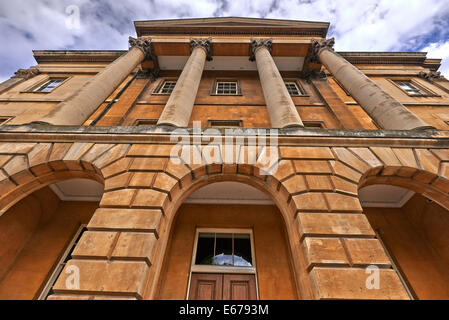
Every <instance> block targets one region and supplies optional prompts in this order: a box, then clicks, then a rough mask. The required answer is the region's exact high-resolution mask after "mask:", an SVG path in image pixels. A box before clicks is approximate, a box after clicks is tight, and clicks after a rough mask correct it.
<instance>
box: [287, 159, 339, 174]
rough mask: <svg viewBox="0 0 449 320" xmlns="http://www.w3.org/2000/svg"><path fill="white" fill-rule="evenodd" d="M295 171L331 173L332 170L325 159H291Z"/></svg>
mask: <svg viewBox="0 0 449 320" xmlns="http://www.w3.org/2000/svg"><path fill="white" fill-rule="evenodd" d="M293 164H294V166H295V170H296V173H303V174H307V173H316V174H319V173H320V174H331V173H332V170H331V167H330V166H329V163H328V162H327V161H321V160H293Z"/></svg>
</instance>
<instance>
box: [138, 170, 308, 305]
mask: <svg viewBox="0 0 449 320" xmlns="http://www.w3.org/2000/svg"><path fill="white" fill-rule="evenodd" d="M180 168H182V170H183V171H184V173H183V174H182V175H178V176H177V177H178V179H179V182H180V184H179V185H178V184H176V186H175V187H172V188H171V189H170V190H169V191H166V192H167V202H168V203H169V204H168V205H166V206H164V215H165V218H166V221H165V225H164V232H163V233H161V234H160V238H159V241H158V244H157V246H158V248H157V249H156V252H157V253H158V255H159V257H158V259H160V260H159V261H158V262H157V263H155V266H156V267H157V268H158V270H154V271H153V272H154V274H153V275H152V277H149V279H151V280H153V281H151V282H147V287H146V293H145V295H144V297H146V298H149V299H154V298H155V297H156V296H157V292H158V289H159V286H160V283H159V282H160V276H161V273H162V269H163V265H164V263H162V261H164V260H165V258H166V257H165V255H166V252H167V249H168V244H169V240H170V236H171V234H172V230H173V227H174V224H175V219H176V215H177V212H178V209H179V208H180V206H181V205H182V203H183V202H184V201H185V199H187V197H189V195H191V194H192V193H193V192H195V191H196V190H198V189H200V188H202V187H204V186H206V185H209V184H213V183H216V182H225V181H233V182H240V183H243V184H247V185H250V186H252V187H255V188H256V189H258V190H260V191H262V192H264V193H265V194H267V195H269V196H270V198H271V199H272V200H273V202H274V203H275V205H276V207H277V208H278V209H279V211H280V213H281V216H282V220H283V223H284V226H285V230H286V233H287V239H288V240H287V241H288V244H287V245H288V249H289V256H290V259H291V260H292V261H291V263H292V272H293V276H294V279H295V282H296V283H295V288H296V295H297V296H298V297H302V295H303V287H304V283H305V281H304V279H302V281H301V282H299V281H298V279H299V277H300V275H299V274H298V272H299V271H300V270H301V269H303V270H305V268H304V262H303V261H302V259H301V258H302V257H301V254H302V253H301V251H300V250H299V248H298V241H299V233H298V229H297V227H296V226H295V224H294V220H295V214H294V213H295V212H296V209H294V208H293V207H292V205H293V206H294V203H293V201H291V196H290V195H289V193H288V192H287V191H286V190H285V187H284V186H283V184H282V182H281V181H280V180H279V179H278V177H277V176H276V175H261V174H260V171H259V169H260V167H259V166H257V165H249V164H243V165H239V166H237V165H235V166H232V168H231V167H230V166H228V165H217V164H213V165H207V164H203V165H198V166H196V167H194V168H191V167H189V166H188V165H184V164H183V165H180V166H177V165H173V164H169V165H168V166H167V168H166V171H165V173H168V174H169V175H171V176H174V172H175V171H179V170H180ZM185 169H187V170H185ZM262 172H263V171H262ZM281 188H284V191H281ZM168 194H172V195H171V196H168ZM170 199H173V200H174V199H176V200H175V201H173V202H172V201H170Z"/></svg>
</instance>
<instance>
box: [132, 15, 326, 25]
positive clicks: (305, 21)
mask: <svg viewBox="0 0 449 320" xmlns="http://www.w3.org/2000/svg"><path fill="white" fill-rule="evenodd" d="M218 19H247V20H259V21H273V22H274V21H284V22H301V23H310V24H320V25H322V26H327V27H329V25H330V22H322V21H308V20H291V19H270V18H255V17H237V16H228V17H207V18H186V19H155V20H135V21H134V26H135V25H136V24H138V23H148V22H154V23H162V22H176V21H179V22H180V23H181V22H188V21H200V20H218Z"/></svg>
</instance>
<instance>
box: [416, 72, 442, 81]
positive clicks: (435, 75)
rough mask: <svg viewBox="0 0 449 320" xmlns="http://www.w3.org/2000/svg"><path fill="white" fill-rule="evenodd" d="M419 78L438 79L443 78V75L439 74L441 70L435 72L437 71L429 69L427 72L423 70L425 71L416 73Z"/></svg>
mask: <svg viewBox="0 0 449 320" xmlns="http://www.w3.org/2000/svg"><path fill="white" fill-rule="evenodd" d="M418 77H419V78H422V79H426V80H429V81H431V80H440V79H442V78H443V76H442V75H441V72H437V71H429V72H425V71H421V72H420V73H419V74H418Z"/></svg>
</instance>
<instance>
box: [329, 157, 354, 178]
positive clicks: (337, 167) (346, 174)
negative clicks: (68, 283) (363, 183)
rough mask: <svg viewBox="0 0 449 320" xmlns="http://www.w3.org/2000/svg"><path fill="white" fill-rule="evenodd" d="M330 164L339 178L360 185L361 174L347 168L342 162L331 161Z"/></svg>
mask: <svg viewBox="0 0 449 320" xmlns="http://www.w3.org/2000/svg"><path fill="white" fill-rule="evenodd" d="M329 163H330V166H331V168H332V170H333V171H334V173H335V174H336V175H337V176H340V177H342V178H345V179H348V180H351V181H354V182H355V183H359V180H360V178H361V177H362V175H361V174H360V173H359V172H357V171H355V170H353V169H351V168H349V167H347V166H346V165H344V164H343V163H341V162H340V161H329Z"/></svg>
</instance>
